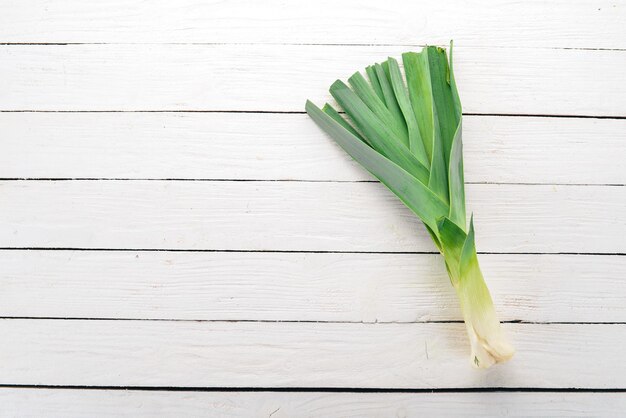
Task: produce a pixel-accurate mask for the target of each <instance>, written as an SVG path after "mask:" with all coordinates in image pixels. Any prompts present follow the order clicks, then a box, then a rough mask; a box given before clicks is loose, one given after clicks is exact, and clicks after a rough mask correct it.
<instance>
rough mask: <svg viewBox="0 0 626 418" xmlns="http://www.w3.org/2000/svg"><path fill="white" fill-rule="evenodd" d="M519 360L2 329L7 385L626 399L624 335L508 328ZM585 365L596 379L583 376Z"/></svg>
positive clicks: (272, 329)
mask: <svg viewBox="0 0 626 418" xmlns="http://www.w3.org/2000/svg"><path fill="white" fill-rule="evenodd" d="M505 329H506V331H507V332H508V333H509V334H510V335H511V338H512V340H513V342H514V344H515V346H516V348H517V350H518V353H517V355H516V357H515V358H514V359H513V360H512V361H511V362H510V363H507V364H505V365H502V367H494V368H492V369H488V370H483V371H480V370H476V369H473V368H472V367H470V363H469V343H468V341H467V335H466V332H465V325H464V324H459V323H454V324H449V323H430V324H333V323H324V324H320V323H243V322H235V323H233V322H227V323H224V322H171V321H156V322H155V321H74V320H16V319H3V320H0V334H1V335H3V344H2V345H0V358H2V359H3V362H4V363H3V368H2V376H0V383H3V384H27V385H95V386H183V387H198V386H201V387H209V386H210V387H363V388H367V387H385V388H425V389H429V388H458V387H475V388H486V387H541V388H576V387H586V388H626V363H625V362H624V361H622V360H623V350H622V346H623V343H624V340H625V339H626V325H598V324H594V325H583V324H576V325H527V324H505ZM585 365H586V366H587V367H585Z"/></svg>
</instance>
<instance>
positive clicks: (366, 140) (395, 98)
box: [306, 47, 514, 368]
mask: <svg viewBox="0 0 626 418" xmlns="http://www.w3.org/2000/svg"><path fill="white" fill-rule="evenodd" d="M402 60H403V63H404V71H405V77H403V75H402V73H401V70H400V67H399V65H398V63H397V61H396V60H394V59H393V58H389V59H388V60H387V61H385V62H383V63H382V64H378V63H377V64H374V65H371V66H369V67H367V68H366V73H367V76H368V78H369V82H368V81H367V80H366V79H365V77H363V75H362V74H361V73H358V72H357V73H355V74H354V75H352V76H351V77H350V78H349V79H348V81H349V84H350V87H348V86H347V85H346V84H344V83H343V82H342V81H340V80H337V81H336V82H335V83H333V85H332V86H331V88H330V92H331V94H332V96H333V97H334V98H335V100H336V101H337V102H338V103H339V105H340V106H341V107H342V108H343V110H344V111H345V113H346V115H347V118H344V117H343V116H342V115H340V114H339V113H338V112H337V111H336V110H335V109H333V108H332V107H331V106H330V105H329V104H326V105H325V106H324V107H323V109H320V108H318V107H317V106H315V105H314V104H313V103H311V102H310V101H308V102H307V104H306V111H307V113H308V114H309V115H310V116H311V118H312V119H313V120H314V121H315V122H316V123H317V124H318V125H319V126H320V127H321V128H322V129H323V130H324V131H325V132H326V133H327V134H329V135H330V136H331V137H332V138H333V139H334V140H335V141H336V142H337V143H338V144H339V145H340V146H341V147H342V148H343V149H344V150H345V151H346V152H347V153H348V154H350V155H351V156H352V158H354V159H355V160H356V161H357V162H359V163H360V164H361V165H362V166H363V167H365V169H367V170H368V171H369V172H370V173H372V174H373V175H374V176H376V177H377V178H378V179H379V180H380V181H381V182H382V183H383V184H384V185H385V186H387V188H389V189H390V190H391V191H392V192H393V193H394V194H396V196H398V197H399V198H400V200H402V202H403V203H404V204H405V205H406V206H408V207H409V209H411V210H412V211H413V212H414V213H415V214H416V215H417V216H419V218H420V219H421V220H422V222H423V223H424V225H425V226H426V229H427V230H428V232H429V233H430V236H431V238H432V239H433V241H434V243H435V245H436V246H437V248H438V249H439V251H440V252H441V253H442V254H443V256H444V259H445V262H446V268H447V270H448V275H449V277H450V281H451V282H452V285H453V286H454V288H455V289H456V293H457V295H458V297H459V301H460V304H461V310H462V312H463V318H464V320H465V325H466V328H467V333H468V335H469V339H470V344H471V362H472V364H473V365H474V366H476V367H480V368H486V367H490V366H492V365H493V364H495V363H499V362H502V361H506V360H508V359H509V358H511V356H512V355H513V353H514V350H513V348H512V346H511V345H510V344H509V343H508V342H507V340H506V338H505V336H504V335H503V332H502V330H501V327H500V322H499V321H498V319H497V317H496V312H495V309H494V306H493V302H492V300H491V296H490V294H489V290H488V289H487V286H486V284H485V281H484V279H483V276H482V273H481V271H480V267H479V265H478V257H477V255H476V247H475V244H474V225H473V221H470V223H469V227H468V225H467V220H466V212H465V188H464V180H463V144H462V139H461V138H462V137H461V131H462V130H461V126H462V123H461V122H462V113H461V102H460V100H459V96H458V92H457V89H456V84H455V81H454V73H453V70H452V65H451V61H452V50H451V52H450V65H449V64H448V58H447V55H446V51H445V49H443V48H436V47H426V48H424V49H423V50H422V52H420V53H414V52H408V53H405V54H403V56H402ZM404 79H406V83H407V85H405V84H404Z"/></svg>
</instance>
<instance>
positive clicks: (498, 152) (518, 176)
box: [0, 113, 626, 184]
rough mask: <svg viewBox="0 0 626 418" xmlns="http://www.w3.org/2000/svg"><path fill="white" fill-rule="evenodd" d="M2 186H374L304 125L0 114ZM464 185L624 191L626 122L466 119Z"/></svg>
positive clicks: (172, 116)
mask: <svg viewBox="0 0 626 418" xmlns="http://www.w3.org/2000/svg"><path fill="white" fill-rule="evenodd" d="M0 125H1V126H2V127H3V131H4V136H3V139H2V141H0V177H4V178H44V177H45V178H50V177H51V178H172V179H192V178H194V179H197V178H200V179H260V180H277V179H280V180H291V179H295V180H333V181H338V180H341V181H356V180H372V177H371V176H370V175H369V174H368V173H367V172H366V171H365V170H363V169H361V168H360V167H358V165H357V164H356V163H354V162H353V161H352V160H351V159H350V157H349V156H348V155H347V154H346V153H345V152H344V151H343V150H341V149H340V148H339V147H337V146H336V145H335V144H334V143H333V142H332V141H331V140H329V139H328V138H326V137H325V136H324V135H323V134H322V133H321V131H320V130H319V128H318V127H317V126H315V124H314V123H313V122H312V121H310V120H309V118H308V116H306V115H299V114H250V113H0ZM463 130H464V131H463V142H464V144H463V147H464V150H463V152H464V154H465V162H464V165H465V179H466V181H468V182H489V183H493V182H495V183H542V184H546V183H559V184H564V183H570V184H572V183H574V184H626V170H624V168H623V164H622V160H623V156H624V155H626V120H610V119H576V118H574V119H571V118H567V119H562V118H533V117H524V118H519V117H492V116H467V117H465V119H464V121H463Z"/></svg>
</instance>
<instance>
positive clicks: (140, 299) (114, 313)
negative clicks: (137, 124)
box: [0, 250, 626, 323]
mask: <svg viewBox="0 0 626 418" xmlns="http://www.w3.org/2000/svg"><path fill="white" fill-rule="evenodd" d="M480 259H481V265H482V268H483V271H484V274H485V277H486V279H487V283H488V285H489V288H490V290H491V293H492V295H493V298H494V301H495V303H496V308H497V310H498V312H499V316H500V319H502V320H506V321H515V320H524V321H534V322H626V306H624V299H623V295H624V294H626V283H625V282H624V280H623V278H624V277H625V276H626V257H615V256H573V255H524V254H514V255H509V254H498V255H495V254H483V255H481V257H480ZM0 265H1V266H2V269H1V270H0V289H2V292H0V316H4V317H57V318H67V317H70V318H134V319H186V320H194V319H199V320H231V321H233V320H255V321H261V320H262V321H346V322H348V321H349V322H369V323H373V322H378V323H386V322H418V321H419V322H426V321H450V320H462V316H461V312H460V309H459V306H458V305H459V304H458V300H457V297H456V295H455V293H454V290H453V289H452V286H451V285H450V283H449V280H448V276H447V275H446V273H445V268H444V266H443V261H442V259H441V257H440V256H439V255H437V254H311V253H305V254H281V253H221V252H218V253H197V252H193V253H185V252H132V251H129V252H116V251H113V252H94V251H33V250H31V251H2V252H0Z"/></svg>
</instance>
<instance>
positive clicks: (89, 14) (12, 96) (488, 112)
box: [0, 0, 626, 418]
mask: <svg viewBox="0 0 626 418" xmlns="http://www.w3.org/2000/svg"><path fill="white" fill-rule="evenodd" d="M449 39H454V40H455V44H456V48H455V57H456V62H455V69H456V72H457V77H458V84H459V87H460V93H461V98H462V101H463V104H464V111H465V112H466V114H467V116H466V122H465V123H464V128H465V133H464V141H465V143H466V144H465V148H466V151H465V163H466V180H467V182H468V186H467V194H468V200H469V202H468V204H469V207H470V210H472V211H473V212H474V213H475V216H476V227H477V240H478V248H479V251H481V252H483V254H482V255H481V256H480V257H481V260H482V264H483V267H484V270H485V276H486V278H487V281H488V284H489V286H490V288H491V289H492V293H493V295H494V298H495V302H496V306H497V310H498V311H499V313H500V315H501V317H502V319H503V320H504V321H505V322H506V323H505V325H504V327H505V328H506V330H507V332H508V333H509V334H510V335H511V337H512V340H513V341H514V344H515V346H516V348H517V350H518V353H517V355H516V357H515V358H514V359H513V360H512V361H511V362H510V363H507V364H504V365H501V366H498V367H495V368H492V369H490V370H488V371H476V370H474V369H472V368H470V366H469V361H468V343H467V341H466V336H465V331H464V329H463V328H464V326H463V324H462V322H461V316H460V311H459V309H458V306H457V301H456V298H455V295H454V294H453V291H452V289H451V287H450V285H449V283H448V279H447V277H446V274H445V269H444V267H443V262H442V260H441V258H440V257H439V256H438V255H436V254H434V248H433V246H432V244H431V243H430V242H429V239H428V236H427V234H426V233H425V232H424V230H423V228H422V227H421V226H420V225H419V223H418V222H417V220H416V219H415V218H414V216H412V215H411V214H410V213H409V211H408V210H407V209H406V208H404V207H403V206H402V205H401V204H400V203H399V202H398V201H397V200H396V199H395V198H394V197H393V196H392V195H391V194H390V193H389V192H388V191H387V190H386V189H384V188H383V187H382V186H381V185H379V184H378V183H376V182H374V181H373V179H372V178H371V177H370V176H369V175H368V174H367V173H365V172H364V171H363V170H362V169H360V168H359V167H358V166H357V165H356V164H355V163H353V162H351V161H350V159H349V158H348V157H347V156H346V155H345V154H344V153H343V152H342V151H341V150H340V149H338V148H337V147H336V146H335V145H334V144H333V143H332V142H331V141H330V140H329V139H328V138H327V137H325V136H324V135H323V134H322V133H321V132H320V131H319V130H318V129H317V127H316V126H314V124H313V123H312V122H311V121H310V120H308V118H307V116H306V115H305V114H303V106H304V101H305V99H307V98H310V99H313V100H314V101H316V102H318V103H320V102H321V101H322V100H325V99H327V97H328V96H327V94H326V91H327V88H328V86H329V85H330V84H331V83H332V81H334V79H335V78H336V77H341V76H347V75H349V74H350V73H351V72H352V71H354V70H356V69H359V68H362V67H364V66H365V65H366V64H369V63H371V62H374V61H376V60H380V59H383V58H384V57H386V56H388V55H393V56H398V55H399V54H400V53H401V52H403V51H406V50H411V49H414V50H415V49H418V48H419V47H420V45H423V44H427V43H428V44H441V45H445V44H447V42H448V40H449ZM0 43H1V45H0V178H1V180H0V248H1V249H0V317H1V319H0V336H1V338H2V341H1V342H0V416H3V417H4V416H7V417H22V416H45V417H54V416H59V417H72V416H115V415H122V414H125V415H132V416H155V415H156V416H173V417H174V416H176V417H180V416H212V417H216V416H217V417H219V416H224V417H232V416H237V417H248V416H271V417H274V418H279V417H301V416H302V417H304V416H319V417H346V416H355V417H363V416H372V417H390V416H397V417H411V416H447V415H450V416H465V415H467V416H530V415H532V416H557V415H563V416H616V415H618V414H619V413H623V410H624V408H626V361H625V360H624V346H625V344H626V257H625V255H626V238H625V237H626V221H625V219H624V212H625V209H626V187H624V186H625V184H626V166H625V163H624V160H625V158H626V83H625V74H626V73H625V68H626V3H625V2H624V1H621V0H614V1H604V0H593V1H592V0H587V1H570V0H568V1H566V0H559V1H497V2H492V1H486V0H485V1H477V2H472V3H471V4H470V2H465V1H461V0H454V1H448V2H440V1H427V2H408V1H399V0H398V1H396V0H387V1H385V2H375V1H362V0H350V1H342V2H337V1H336V0H323V1H314V2H285V1H279V0H266V1H254V0H232V1H228V2H226V1H193V0H177V1H171V0H169V1H151V2H145V1H139V0H124V1H119V0H116V1H108V2H96V1H83V0H63V1H55V2H51V1H45V0H25V1H10V0H5V1H2V2H0Z"/></svg>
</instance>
